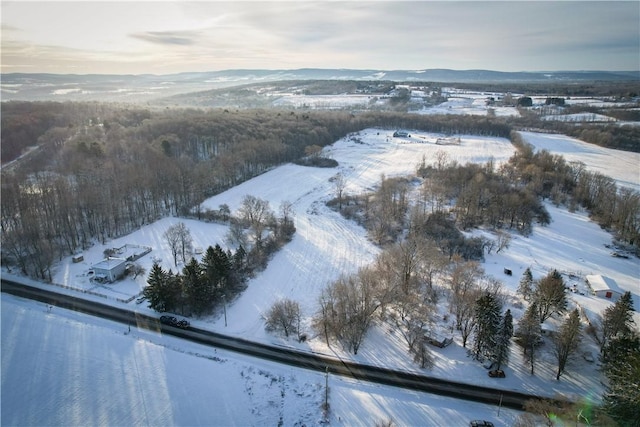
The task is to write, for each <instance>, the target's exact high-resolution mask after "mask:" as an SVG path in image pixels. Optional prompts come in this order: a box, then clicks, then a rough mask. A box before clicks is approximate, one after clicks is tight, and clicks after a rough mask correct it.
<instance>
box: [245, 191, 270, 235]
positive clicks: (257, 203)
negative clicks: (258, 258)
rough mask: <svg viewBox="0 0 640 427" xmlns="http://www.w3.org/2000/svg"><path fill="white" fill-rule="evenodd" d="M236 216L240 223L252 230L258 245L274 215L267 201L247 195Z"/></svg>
mask: <svg viewBox="0 0 640 427" xmlns="http://www.w3.org/2000/svg"><path fill="white" fill-rule="evenodd" d="M238 216H239V218H240V220H241V221H242V223H243V224H244V225H245V226H246V227H249V228H250V229H251V230H252V232H253V237H254V241H255V244H256V246H258V247H259V246H260V245H261V244H262V238H263V233H264V230H265V229H266V228H267V225H268V223H269V221H271V220H272V218H273V216H274V215H273V212H272V211H271V208H270V207H269V202H268V201H266V200H262V199H259V198H257V197H255V196H251V195H247V196H245V198H244V199H243V200H242V205H241V206H240V209H239V210H238Z"/></svg>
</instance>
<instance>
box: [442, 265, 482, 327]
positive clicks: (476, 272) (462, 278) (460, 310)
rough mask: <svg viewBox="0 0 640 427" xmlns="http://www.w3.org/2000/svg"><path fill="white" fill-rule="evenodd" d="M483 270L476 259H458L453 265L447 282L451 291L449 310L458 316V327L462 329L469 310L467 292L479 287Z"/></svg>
mask: <svg viewBox="0 0 640 427" xmlns="http://www.w3.org/2000/svg"><path fill="white" fill-rule="evenodd" d="M482 275H483V270H482V267H480V264H478V263H477V262H475V261H462V260H457V261H456V262H454V263H453V264H452V265H451V270H450V271H449V277H448V278H447V284H448V285H449V289H450V291H451V293H450V295H449V312H450V313H451V314H454V315H455V316H456V329H458V330H460V329H461V327H462V322H463V320H464V317H465V315H466V314H467V310H466V309H465V308H466V306H465V303H466V302H468V301H467V298H466V296H467V293H469V292H471V290H473V289H474V288H477V286H478V282H479V280H480V279H481V278H482Z"/></svg>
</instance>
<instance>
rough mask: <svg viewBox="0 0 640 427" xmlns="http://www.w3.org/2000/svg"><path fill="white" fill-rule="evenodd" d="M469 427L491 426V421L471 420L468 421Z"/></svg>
mask: <svg viewBox="0 0 640 427" xmlns="http://www.w3.org/2000/svg"><path fill="white" fill-rule="evenodd" d="M469 427H493V423H492V422H491V421H484V420H473V421H471V422H469Z"/></svg>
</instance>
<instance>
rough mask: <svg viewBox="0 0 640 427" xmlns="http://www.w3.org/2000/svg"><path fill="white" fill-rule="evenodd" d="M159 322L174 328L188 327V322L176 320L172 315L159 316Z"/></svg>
mask: <svg viewBox="0 0 640 427" xmlns="http://www.w3.org/2000/svg"><path fill="white" fill-rule="evenodd" d="M160 322H162V323H164V324H165V325H169V326H174V327H176V328H182V329H187V328H188V327H189V322H188V321H186V320H184V319H183V320H178V319H176V318H175V317H173V316H160Z"/></svg>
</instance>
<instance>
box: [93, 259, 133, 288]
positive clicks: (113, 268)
mask: <svg viewBox="0 0 640 427" xmlns="http://www.w3.org/2000/svg"><path fill="white" fill-rule="evenodd" d="M126 266H127V261H126V260H125V259H122V258H112V257H109V258H105V259H103V260H102V261H100V262H99V263H97V264H94V266H93V272H94V274H95V275H94V277H95V278H96V279H98V280H102V281H105V282H110V283H113V282H115V281H116V280H118V279H119V278H121V277H122V276H124V271H125V268H126Z"/></svg>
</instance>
